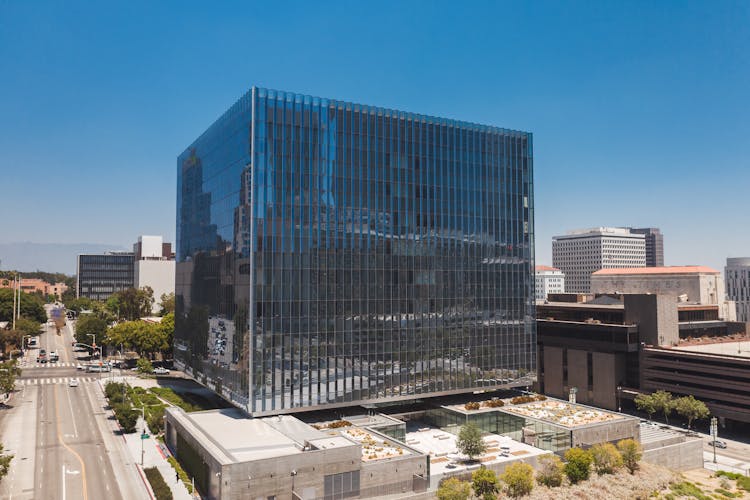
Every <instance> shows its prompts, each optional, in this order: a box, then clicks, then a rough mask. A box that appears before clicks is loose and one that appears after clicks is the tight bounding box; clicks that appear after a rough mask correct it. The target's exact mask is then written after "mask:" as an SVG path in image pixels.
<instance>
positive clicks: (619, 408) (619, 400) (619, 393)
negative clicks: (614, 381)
mask: <svg viewBox="0 0 750 500" xmlns="http://www.w3.org/2000/svg"><path fill="white" fill-rule="evenodd" d="M617 413H622V386H621V385H618V386H617Z"/></svg>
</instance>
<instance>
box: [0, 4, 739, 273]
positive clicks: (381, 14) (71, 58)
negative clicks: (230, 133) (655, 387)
mask: <svg viewBox="0 0 750 500" xmlns="http://www.w3.org/2000/svg"><path fill="white" fill-rule="evenodd" d="M377 3H379V4H380V5H375V4H376V2H359V3H355V2H342V3H326V2H299V3H285V2H258V3H257V4H255V5H251V3H250V2H237V3H234V4H232V3H228V2H208V3H206V2H182V1H180V2H178V1H175V2H171V3H170V2H150V1H149V2H145V1H144V2H138V1H134V2H91V3H81V2H75V1H66V2H62V1H60V2H41V1H40V2H37V1H34V2H27V1H22V0H0V68H2V71H0V185H1V186H2V192H3V201H4V203H3V206H4V210H3V214H2V216H0V242H16V241H33V242H62V243H72V242H90V243H108V244H116V245H123V246H125V245H129V244H130V243H132V242H133V241H134V240H135V239H136V237H137V235H138V234H165V235H166V236H167V237H168V238H169V239H170V240H173V239H174V231H175V221H174V212H175V189H176V188H175V179H176V173H175V171H176V156H177V154H178V153H179V152H181V151H182V150H183V149H184V148H185V147H186V146H187V145H188V144H189V143H190V142H191V141H192V140H193V139H194V138H195V137H197V136H198V135H199V134H200V133H201V132H202V131H203V130H205V128H206V127H207V126H208V125H209V124H210V123H211V122H212V121H213V120H214V119H216V118H217V117H218V116H219V115H220V114H221V113H222V112H223V111H224V110H225V109H226V108H228V107H229V106H230V105H231V104H232V103H233V102H234V101H235V99H236V98H238V97H239V96H240V95H241V94H242V93H244V92H245V91H246V90H247V89H248V88H249V87H250V86H251V85H253V84H256V85H261V86H267V87H271V88H279V89H284V90H293V91H296V92H301V93H306V94H312V95H319V96H325V97H335V98H340V99H346V100H352V101H357V102H363V103H368V104H374V105H379V106H387V107H392V108H397V109H404V110H408V111H414V112H421V113H428V114H434V115H439V116H447V117H453V118H459V119H463V120H468V121H475V122H483V123H488V124H493V125H498V126H503V127H508V128H516V129H523V130H528V131H531V132H533V133H534V134H535V137H534V146H535V151H534V154H535V177H536V207H537V210H536V227H537V240H536V247H537V261H538V262H539V263H549V262H550V260H551V257H550V254H551V250H550V247H551V237H552V235H553V234H557V233H560V232H564V231H565V230H568V229H573V228H579V227H588V226H598V225H653V226H658V227H661V228H662V230H663V231H664V233H665V252H666V260H667V263H668V264H686V263H701V264H708V265H712V266H715V267H720V266H723V262H724V259H725V257H726V256H739V255H750V231H748V227H749V224H748V219H749V217H748V214H750V201H749V200H750V195H749V193H750V168H749V167H750V28H749V27H748V26H750V2H747V1H742V2H728V1H706V2H683V1H681V2H666V1H664V2H653V1H648V2H635V1H630V2H621V1H614V2H602V1H592V2H559V1H551V2H515V3H510V2H465V3H463V4H462V3H460V2H416V1H414V2H412V1H406V2H404V1H396V2H392V3H385V2H383V3H380V2H377ZM102 4H104V5H102ZM209 4H210V6H209ZM459 6H461V8H458V7H459Z"/></svg>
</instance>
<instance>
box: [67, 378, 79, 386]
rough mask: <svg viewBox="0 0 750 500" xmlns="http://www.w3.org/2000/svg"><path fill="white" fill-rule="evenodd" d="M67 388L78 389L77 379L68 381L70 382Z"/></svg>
mask: <svg viewBox="0 0 750 500" xmlns="http://www.w3.org/2000/svg"><path fill="white" fill-rule="evenodd" d="M68 386H69V387H78V379H77V378H72V379H70V382H68Z"/></svg>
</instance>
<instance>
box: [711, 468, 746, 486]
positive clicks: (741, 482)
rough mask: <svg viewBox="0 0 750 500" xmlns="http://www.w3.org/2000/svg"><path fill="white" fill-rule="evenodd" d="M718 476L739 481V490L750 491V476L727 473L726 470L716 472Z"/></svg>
mask: <svg viewBox="0 0 750 500" xmlns="http://www.w3.org/2000/svg"><path fill="white" fill-rule="evenodd" d="M716 476H717V477H726V478H727V479H732V480H734V481H737V488H739V489H741V490H745V491H750V476H745V475H743V474H737V473H736V472H727V471H725V470H719V471H716Z"/></svg>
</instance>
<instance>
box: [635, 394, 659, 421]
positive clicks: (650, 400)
mask: <svg viewBox="0 0 750 500" xmlns="http://www.w3.org/2000/svg"><path fill="white" fill-rule="evenodd" d="M634 402H635V406H636V408H638V409H639V410H641V411H645V412H646V413H647V414H648V419H649V420H652V419H653V417H654V413H656V411H657V410H656V403H655V401H654V396H653V395H652V394H638V395H637V396H636V397H635V400H634Z"/></svg>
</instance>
